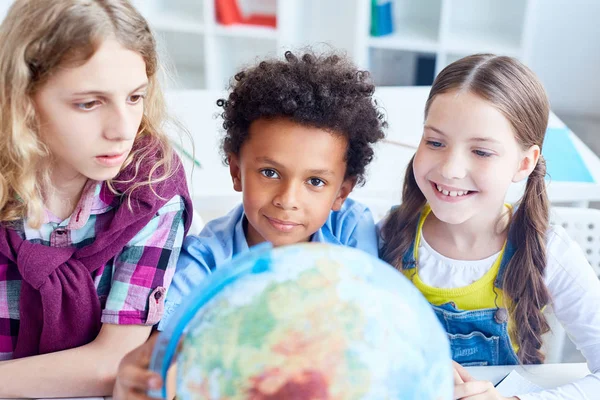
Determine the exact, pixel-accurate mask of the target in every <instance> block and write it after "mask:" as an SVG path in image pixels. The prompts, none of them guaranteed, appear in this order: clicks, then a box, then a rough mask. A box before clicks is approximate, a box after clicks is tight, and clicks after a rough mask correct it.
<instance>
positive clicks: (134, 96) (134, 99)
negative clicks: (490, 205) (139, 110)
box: [128, 94, 146, 104]
mask: <svg viewBox="0 0 600 400" xmlns="http://www.w3.org/2000/svg"><path fill="white" fill-rule="evenodd" d="M145 97H146V96H144V95H143V94H132V95H131V96H129V99H128V101H129V102H130V103H131V104H137V103H139V102H140V101H142V100H143V99H144V98H145Z"/></svg>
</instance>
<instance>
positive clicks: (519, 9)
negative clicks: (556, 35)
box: [344, 0, 538, 85]
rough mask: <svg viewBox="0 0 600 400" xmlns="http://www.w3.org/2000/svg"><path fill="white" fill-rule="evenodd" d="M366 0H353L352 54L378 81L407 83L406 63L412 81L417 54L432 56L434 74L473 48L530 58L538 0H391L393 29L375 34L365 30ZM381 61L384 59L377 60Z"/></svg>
mask: <svg viewBox="0 0 600 400" xmlns="http://www.w3.org/2000/svg"><path fill="white" fill-rule="evenodd" d="M370 3H371V2H370V0H355V4H354V5H355V7H358V8H360V9H361V12H362V14H364V16H362V17H360V18H358V19H357V20H356V26H357V29H354V33H355V40H354V49H353V54H355V60H356V61H357V63H358V64H359V65H360V66H362V67H364V68H368V69H370V70H371V71H372V72H373V75H374V79H375V81H376V83H378V84H381V85H404V84H406V81H407V77H406V75H407V72H406V71H405V70H406V69H409V71H408V74H409V75H410V74H412V75H413V81H414V76H415V74H416V72H415V71H414V69H415V68H417V59H418V57H419V56H422V55H425V56H428V57H430V58H431V57H435V69H434V74H433V75H437V73H439V71H441V70H442V69H443V68H444V67H445V66H446V65H448V64H449V63H451V62H453V61H455V60H457V59H459V58H461V57H464V56H465V55H468V54H473V53H481V52H489V53H495V54H500V55H509V56H513V57H517V58H519V59H521V60H523V61H524V62H525V63H527V62H528V61H529V56H530V53H531V52H530V48H531V44H530V38H531V29H532V27H534V23H533V19H534V18H535V11H534V9H535V7H537V3H538V0H503V1H497V0H419V1H415V0H392V10H393V25H394V32H393V33H391V34H389V35H385V36H379V37H373V36H371V35H370V23H371V9H370ZM365 16H366V17H365ZM344 34H351V32H350V31H347V30H346V31H345V33H344ZM393 60H397V61H398V63H396V64H394V63H393ZM382 62H383V63H385V65H378V64H380V63H382ZM398 70H403V71H400V72H398ZM394 71H396V73H395V72H394ZM431 79H433V76H432V77H431Z"/></svg>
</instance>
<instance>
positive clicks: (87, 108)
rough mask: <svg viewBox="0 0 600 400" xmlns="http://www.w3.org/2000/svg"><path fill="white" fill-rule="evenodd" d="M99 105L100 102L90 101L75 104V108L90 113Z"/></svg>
mask: <svg viewBox="0 0 600 400" xmlns="http://www.w3.org/2000/svg"><path fill="white" fill-rule="evenodd" d="M99 105H100V102H99V101H98V100H92V101H88V102H86V103H76V104H75V107H77V108H79V109H80V110H84V111H90V110H93V109H94V108H96V107H97V106H99Z"/></svg>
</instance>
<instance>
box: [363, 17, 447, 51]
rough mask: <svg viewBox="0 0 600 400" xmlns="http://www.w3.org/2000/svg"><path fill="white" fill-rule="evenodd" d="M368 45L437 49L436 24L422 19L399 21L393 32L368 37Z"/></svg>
mask: <svg viewBox="0 0 600 400" xmlns="http://www.w3.org/2000/svg"><path fill="white" fill-rule="evenodd" d="M368 43H369V46H370V47H374V48H379V49H396V50H418V51H431V52H434V51H437V49H438V48H439V41H438V29H437V26H435V25H432V24H428V23H426V22H424V21H415V20H413V21H408V20H406V21H399V22H396V23H395V25H394V33H392V34H390V35H386V36H376V37H375V36H371V37H369V41H368Z"/></svg>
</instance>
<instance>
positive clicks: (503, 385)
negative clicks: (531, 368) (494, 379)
mask: <svg viewBox="0 0 600 400" xmlns="http://www.w3.org/2000/svg"><path fill="white" fill-rule="evenodd" d="M496 389H498V392H500V394H501V395H502V396H505V397H511V396H517V395H519V394H526V393H534V392H540V391H542V390H543V389H542V388H541V387H539V386H538V385H536V384H535V383H533V382H530V381H529V380H527V379H526V378H524V377H523V375H521V374H519V373H518V372H517V371H516V370H514V369H513V370H512V371H511V372H510V374H508V375H507V376H506V378H504V380H503V381H502V382H500V384H498V386H496Z"/></svg>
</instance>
